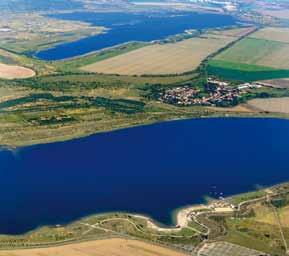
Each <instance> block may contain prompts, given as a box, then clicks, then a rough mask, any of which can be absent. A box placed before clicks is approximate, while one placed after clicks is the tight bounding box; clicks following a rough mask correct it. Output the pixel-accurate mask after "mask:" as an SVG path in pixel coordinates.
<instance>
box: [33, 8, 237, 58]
mask: <svg viewBox="0 0 289 256" xmlns="http://www.w3.org/2000/svg"><path fill="white" fill-rule="evenodd" d="M50 17H54V18H58V19H65V20H77V21H85V22H89V23H91V24H93V25H97V26H104V27H106V28H108V29H109V30H108V31H107V32H106V33H104V34H100V35H96V36H91V37H88V38H84V39H81V40H78V41H75V42H71V43H64V44H60V45H57V46H56V47H54V48H51V49H47V50H43V51H40V52H38V53H35V56H36V57H38V58H40V59H43V60H60V59H65V58H70V57H74V56H78V55H82V54H86V53H89V52H92V51H97V50H101V49H104V48H108V47H113V46H116V45H119V44H123V43H126V42H130V41H144V42H150V41H153V40H159V39H164V38H166V37H168V36H170V35H175V34H178V33H183V32H184V31H185V30H186V29H204V28H214V27H222V26H229V25H234V24H236V20H235V19H234V18H233V17H231V16H229V15H219V14H204V13H203V14H201V13H191V12H176V13H167V12H166V13H158V14H156V13H146V14H134V13H88V12H77V13H65V14H55V15H50Z"/></svg>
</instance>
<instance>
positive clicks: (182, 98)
mask: <svg viewBox="0 0 289 256" xmlns="http://www.w3.org/2000/svg"><path fill="white" fill-rule="evenodd" d="M199 92H200V90H199V89H196V88H192V87H189V86H183V87H176V88H173V89H169V90H166V91H165V92H164V93H163V94H162V95H161V97H160V100H161V101H163V102H165V103H170V104H176V105H186V106H188V105H192V102H193V101H194V100H195V99H196V98H195V97H197V95H198V93H199Z"/></svg>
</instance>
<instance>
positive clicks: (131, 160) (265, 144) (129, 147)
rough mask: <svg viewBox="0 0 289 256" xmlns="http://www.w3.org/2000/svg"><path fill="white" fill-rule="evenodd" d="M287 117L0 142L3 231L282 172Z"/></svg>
mask: <svg viewBox="0 0 289 256" xmlns="http://www.w3.org/2000/svg"><path fill="white" fill-rule="evenodd" d="M288 131H289V121H287V120H277V119H274V120H273V119H196V120H185V121H174V122H167V123H161V124H156V125H151V126H143V127H136V128H131V129H124V130H119V131H115V132H109V133H103V134H97V135H93V136H90V137H87V138H83V139H77V140H72V141H67V142H62V143H53V144H46V145H37V146H32V147H26V148H21V149H18V150H17V151H15V152H10V151H0V166H1V172H0V202H1V206H0V233H21V232H24V231H28V230H31V229H33V228H35V227H37V226H39V225H46V224H59V223H66V222H68V221H72V220H76V219H78V218H80V217H82V216H86V215H88V214H93V213H103V212H109V211H126V212H136V213H143V214H146V215H150V216H152V217H153V218H155V219H156V220H158V221H160V222H162V223H165V224H169V223H171V213H172V211H173V210H174V209H176V208H178V207H181V206H185V205H188V204H194V203H200V202H202V200H203V196H205V195H208V196H215V197H218V196H220V195H224V196H228V195H231V194H236V193H240V192H245V191H248V190H252V189H254V188H255V186H256V185H258V184H260V185H271V184H276V183H280V182H284V181H287V180H289V160H288V155H289V132H288ZM222 193H223V194H222Z"/></svg>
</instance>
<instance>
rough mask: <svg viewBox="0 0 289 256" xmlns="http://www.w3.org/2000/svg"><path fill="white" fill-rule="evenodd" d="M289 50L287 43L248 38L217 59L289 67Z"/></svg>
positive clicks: (278, 67) (277, 67)
mask: <svg viewBox="0 0 289 256" xmlns="http://www.w3.org/2000/svg"><path fill="white" fill-rule="evenodd" d="M288 52H289V44H287V43H282V42H276V41H268V40H263V39H254V38H246V39H244V40H242V41H240V42H238V43H237V44H236V45H234V46H233V47H232V48H230V49H227V50H226V51H224V52H222V53H221V54H219V55H218V56H216V58H215V60H222V61H228V62H233V63H242V64H248V65H258V66H265V67H271V68H276V69H289V54H288Z"/></svg>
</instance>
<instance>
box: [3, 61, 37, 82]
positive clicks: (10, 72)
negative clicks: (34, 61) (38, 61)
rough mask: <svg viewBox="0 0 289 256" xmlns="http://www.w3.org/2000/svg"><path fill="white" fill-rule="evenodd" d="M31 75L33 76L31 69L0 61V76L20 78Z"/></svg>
mask: <svg viewBox="0 0 289 256" xmlns="http://www.w3.org/2000/svg"><path fill="white" fill-rule="evenodd" d="M32 76H35V72H34V71H33V70H32V69H29V68H24V67H20V66H12V65H6V64H2V63H0V78H4V79H16V78H19V79H20V78H28V77H32Z"/></svg>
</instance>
